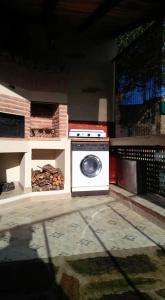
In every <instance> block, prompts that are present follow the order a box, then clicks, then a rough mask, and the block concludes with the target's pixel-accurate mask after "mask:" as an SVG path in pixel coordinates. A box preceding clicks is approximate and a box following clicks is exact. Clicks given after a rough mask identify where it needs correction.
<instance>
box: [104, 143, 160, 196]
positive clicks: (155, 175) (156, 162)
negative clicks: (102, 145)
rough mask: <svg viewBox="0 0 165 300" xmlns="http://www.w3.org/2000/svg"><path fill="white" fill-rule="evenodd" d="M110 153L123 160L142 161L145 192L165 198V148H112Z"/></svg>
mask: <svg viewBox="0 0 165 300" xmlns="http://www.w3.org/2000/svg"><path fill="white" fill-rule="evenodd" d="M110 153H113V154H114V153H115V155H117V157H119V158H121V159H126V160H136V161H141V162H142V163H143V164H142V165H143V168H142V173H143V174H142V178H143V185H144V187H145V188H144V190H145V192H146V193H154V194H158V195H161V196H164V197H165V147H160V146H159V147H152V146H147V147H146V146H145V147H143V146H138V147H137V146H122V147H112V148H111V149H110Z"/></svg>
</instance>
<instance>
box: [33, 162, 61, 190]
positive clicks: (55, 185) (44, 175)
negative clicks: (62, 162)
mask: <svg viewBox="0 0 165 300" xmlns="http://www.w3.org/2000/svg"><path fill="white" fill-rule="evenodd" d="M39 168H40V169H41V170H33V169H32V179H31V183H32V191H50V190H60V189H64V175H63V173H62V171H61V169H60V168H55V167H53V166H52V165H50V164H47V165H44V166H43V167H39Z"/></svg>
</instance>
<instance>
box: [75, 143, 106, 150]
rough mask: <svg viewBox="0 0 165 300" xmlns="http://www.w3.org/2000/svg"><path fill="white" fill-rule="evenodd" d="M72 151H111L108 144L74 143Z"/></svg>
mask: <svg viewBox="0 0 165 300" xmlns="http://www.w3.org/2000/svg"><path fill="white" fill-rule="evenodd" d="M71 148H72V151H109V144H108V143H100V142H99V143H97V142H96V143H72V144H71Z"/></svg>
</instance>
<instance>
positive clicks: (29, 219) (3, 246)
mask: <svg viewBox="0 0 165 300" xmlns="http://www.w3.org/2000/svg"><path fill="white" fill-rule="evenodd" d="M155 246H156V247H158V248H163V247H164V246H165V231H164V230H163V229H161V228H159V227H158V226H156V225H155V224H153V223H152V222H150V221H148V220H147V219H145V218H144V217H142V216H140V215H138V214H137V213H135V212H134V211H132V210H131V209H129V208H128V207H126V206H124V205H123V204H122V203H120V202H118V201H117V200H115V199H113V198H111V197H110V196H98V197H93V196H92V197H91V196H90V197H76V198H64V199H54V200H49V199H45V198H42V199H36V198H34V199H24V200H22V201H17V202H13V203H10V204H6V205H3V206H1V211H0V262H2V261H10V260H26V259H33V258H37V257H40V258H46V257H48V256H51V257H54V258H55V257H61V256H70V257H71V256H72V257H74V256H75V257H77V256H79V255H85V256H87V257H88V256H95V255H96V256H97V255H99V254H100V253H103V252H106V251H111V252H114V251H119V252H121V251H122V250H127V251H128V250H129V251H132V250H133V249H134V251H135V252H136V249H144V250H145V249H147V248H148V247H155Z"/></svg>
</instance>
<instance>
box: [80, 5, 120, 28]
mask: <svg viewBox="0 0 165 300" xmlns="http://www.w3.org/2000/svg"><path fill="white" fill-rule="evenodd" d="M121 1H122V0H104V1H103V2H102V3H101V4H100V5H99V6H98V7H97V8H96V10H95V11H94V12H93V13H92V14H91V15H90V16H89V17H88V18H87V19H86V20H85V21H84V22H83V23H82V24H81V25H80V26H79V31H80V32H82V31H85V30H87V29H88V28H89V27H90V26H92V25H94V24H95V23H96V22H98V21H99V20H100V19H101V18H102V17H104V15H105V14H106V13H108V12H109V11H110V10H111V9H112V8H114V7H115V6H116V5H117V4H119V3H120V2H121Z"/></svg>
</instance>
